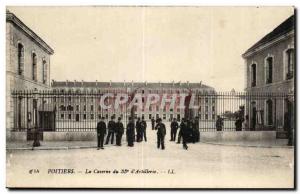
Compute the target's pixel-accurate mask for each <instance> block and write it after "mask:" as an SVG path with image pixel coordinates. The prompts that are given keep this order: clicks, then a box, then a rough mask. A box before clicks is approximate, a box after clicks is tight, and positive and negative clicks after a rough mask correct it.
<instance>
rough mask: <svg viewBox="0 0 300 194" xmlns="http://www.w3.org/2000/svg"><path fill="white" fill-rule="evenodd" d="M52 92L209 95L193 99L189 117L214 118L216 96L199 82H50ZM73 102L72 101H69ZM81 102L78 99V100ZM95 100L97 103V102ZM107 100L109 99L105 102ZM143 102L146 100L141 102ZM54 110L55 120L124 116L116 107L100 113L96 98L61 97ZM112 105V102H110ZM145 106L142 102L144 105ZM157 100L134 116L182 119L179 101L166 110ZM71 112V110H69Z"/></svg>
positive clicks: (182, 111)
mask: <svg viewBox="0 0 300 194" xmlns="http://www.w3.org/2000/svg"><path fill="white" fill-rule="evenodd" d="M51 86H52V89H53V91H57V92H60V93H62V92H65V93H66V94H68V92H73V93H74V92H75V93H76V91H77V92H78V93H82V92H87V94H89V93H92V92H94V93H98V94H101V93H114V94H117V93H128V94H130V92H132V91H134V90H136V91H137V93H140V94H142V95H143V96H147V94H149V93H153V94H159V96H160V98H161V97H162V96H163V95H164V94H167V95H168V98H171V96H172V94H180V93H189V91H191V92H192V93H193V94H198V93H199V94H200V93H201V94H204V93H205V94H210V95H211V96H207V97H206V98H203V99H199V98H195V103H194V104H195V105H198V106H199V109H198V110H194V112H193V116H198V117H199V119H203V120H214V119H215V118H216V107H217V106H216V104H217V102H216V97H212V95H213V94H215V90H214V88H212V87H210V86H207V85H204V84H202V83H189V82H186V83H174V82H171V83H159V82H157V83H147V82H144V83H143V82H84V81H82V82H78V81H74V82H71V81H53V82H52V85H51ZM178 96H179V95H178ZM72 100H73V101H72ZM81 100H82V98H81ZM97 100H98V101H97ZM109 100H111V99H109ZM145 101H146V100H145ZM56 102H57V103H56V106H57V108H56V110H58V111H59V112H60V114H59V115H56V118H57V120H71V121H77V122H78V121H82V120H94V119H96V118H97V119H99V117H101V116H103V117H105V118H107V119H109V118H110V116H111V115H115V116H116V117H119V116H120V117H122V118H123V117H124V112H125V111H126V110H125V109H126V107H120V108H119V109H118V110H109V109H108V110H101V107H99V99H94V98H88V95H87V99H86V100H85V101H84V102H80V101H79V99H78V101H76V99H74V98H65V99H58V100H56ZM110 103H112V104H113V102H110ZM145 103H146V102H145ZM160 105H161V101H159V102H158V103H156V104H152V105H150V107H149V109H144V108H143V109H137V110H136V111H135V117H144V118H145V119H146V120H147V121H149V120H151V118H152V117H154V118H157V117H159V118H162V119H163V120H164V121H169V120H171V119H172V118H177V119H181V118H182V117H183V116H184V110H183V109H178V108H177V107H178V105H179V101H178V100H177V101H176V103H175V106H174V108H171V107H170V103H166V106H164V107H163V108H161V106H160ZM70 110H71V111H70Z"/></svg>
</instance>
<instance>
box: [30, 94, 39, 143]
mask: <svg viewBox="0 0 300 194" xmlns="http://www.w3.org/2000/svg"><path fill="white" fill-rule="evenodd" d="M37 109H38V91H37V89H35V90H34V92H33V125H34V133H33V144H32V149H33V147H39V146H40V145H41V143H40V140H39V129H38V121H37V119H38V116H37V114H38V110H37Z"/></svg>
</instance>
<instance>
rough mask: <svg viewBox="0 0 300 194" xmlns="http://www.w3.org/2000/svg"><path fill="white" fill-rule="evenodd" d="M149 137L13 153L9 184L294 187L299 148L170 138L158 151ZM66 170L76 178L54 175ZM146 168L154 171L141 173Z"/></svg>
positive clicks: (152, 136)
mask: <svg viewBox="0 0 300 194" xmlns="http://www.w3.org/2000/svg"><path fill="white" fill-rule="evenodd" d="M148 136H149V137H148V142H142V143H135V146H134V147H133V148H130V147H127V146H126V145H125V142H124V143H123V146H122V147H117V146H112V145H108V146H106V147H105V149H104V150H96V149H93V148H88V149H71V150H34V151H32V150H8V151H7V163H6V164H7V186H20V187H26V186H28V185H31V186H36V187H46V186H50V187H71V186H75V187H76V186H77V187H169V188H178V187H205V188H208V187H223V188H224V187H238V188H240V187H243V188H244V187H293V181H294V177H293V173H294V163H293V161H294V149H293V148H287V147H286V148H261V147H241V146H220V145H213V144H206V143H198V144H189V150H188V151H186V150H183V149H182V145H181V144H180V145H179V144H175V143H174V142H169V141H168V140H169V139H168V137H167V138H166V140H167V141H166V150H158V149H157V148H156V144H155V143H156V140H155V132H154V131H151V130H149V131H148ZM66 168H67V169H74V174H64V175H63V174H52V173H49V172H50V171H51V172H53V171H54V170H51V169H66ZM49 169H50V171H49ZM146 169H147V170H150V171H153V172H151V173H150V172H148V173H145V171H144V172H139V171H137V170H146ZM114 170H117V171H118V172H119V173H113V171H114ZM122 170H124V171H123V173H121V172H122ZM127 170H128V172H127ZM48 171H49V172H48ZM89 171H91V173H86V172H89ZM109 171H110V172H109ZM30 172H31V174H30ZM56 172H57V171H56ZM57 173H58V172H57Z"/></svg>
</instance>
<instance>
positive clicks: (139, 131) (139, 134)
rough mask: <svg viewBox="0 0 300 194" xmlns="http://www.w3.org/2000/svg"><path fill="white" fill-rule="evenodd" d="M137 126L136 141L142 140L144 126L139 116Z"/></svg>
mask: <svg viewBox="0 0 300 194" xmlns="http://www.w3.org/2000/svg"><path fill="white" fill-rule="evenodd" d="M135 128H136V142H141V137H142V135H141V132H142V126H141V118H140V117H138V119H137V121H136V123H135Z"/></svg>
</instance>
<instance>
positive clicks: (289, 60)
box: [285, 49, 295, 80]
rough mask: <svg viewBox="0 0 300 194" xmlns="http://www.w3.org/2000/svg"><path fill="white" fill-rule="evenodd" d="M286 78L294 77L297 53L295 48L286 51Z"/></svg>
mask: <svg viewBox="0 0 300 194" xmlns="http://www.w3.org/2000/svg"><path fill="white" fill-rule="evenodd" d="M285 54H286V71H285V72H286V75H285V76H286V79H287V80H288V79H292V78H293V77H294V62H295V53H294V49H288V50H287V51H286V53H285Z"/></svg>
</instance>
